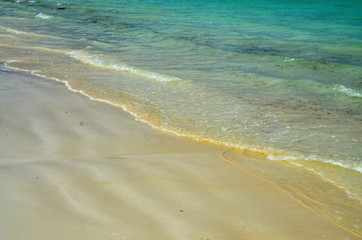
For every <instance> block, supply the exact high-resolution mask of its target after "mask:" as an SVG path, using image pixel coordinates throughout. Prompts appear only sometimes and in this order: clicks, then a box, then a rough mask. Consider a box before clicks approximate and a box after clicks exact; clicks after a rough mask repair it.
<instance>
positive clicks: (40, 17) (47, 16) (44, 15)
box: [35, 13, 53, 19]
mask: <svg viewBox="0 0 362 240" xmlns="http://www.w3.org/2000/svg"><path fill="white" fill-rule="evenodd" d="M35 17H36V18H39V19H51V18H53V16H50V15H46V14H44V13H39V14H37V15H36V16H35Z"/></svg>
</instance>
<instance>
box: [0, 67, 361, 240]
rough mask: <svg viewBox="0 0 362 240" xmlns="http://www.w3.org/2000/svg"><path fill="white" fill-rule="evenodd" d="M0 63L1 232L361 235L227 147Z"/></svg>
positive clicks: (21, 235)
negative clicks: (158, 126)
mask: <svg viewBox="0 0 362 240" xmlns="http://www.w3.org/2000/svg"><path fill="white" fill-rule="evenodd" d="M0 68H1V71H0V109H1V114H0V182H1V185H0V191H1V195H0V204H1V208H0V239H29V240H30V239H37V240H39V239H67V240H71V239H77V240H79V239H87V240H88V239H122V240H124V239H128V240H133V239H151V240H152V239H158V240H163V239H165V240H168V239H170V240H173V239H175V240H177V239H180V240H188V239H197V240H200V239H204V240H206V239H209V240H212V239H225V240H233V239H235V240H242V239H247V240H249V239H260V240H272V239H278V240H283V239H285V240H293V239H298V240H302V239H305V240H306V239H327V240H332V239H341V240H342V239H343V240H347V239H349V240H352V239H360V238H359V236H357V235H355V234H352V233H350V232H348V231H347V230H344V229H342V228H340V227H339V226H337V225H335V224H333V223H332V222H330V221H328V220H326V219H324V218H323V217H322V216H321V215H320V214H318V212H317V211H313V210H312V209H308V208H305V207H304V206H303V205H301V204H299V203H298V202H297V201H295V200H294V199H293V198H291V197H290V195H289V194H287V193H286V192H285V191H282V190H281V189H280V188H278V187H277V186H276V185H275V184H274V183H272V182H270V181H268V180H267V179H264V178H262V177H258V176H255V175H253V174H250V173H249V172H246V171H244V170H242V169H240V168H237V167H235V166H234V165H232V164H230V163H228V162H226V161H223V160H222V158H221V157H220V155H221V154H222V153H223V152H224V151H225V150H226V149H224V148H220V147H216V146H212V145H209V144H203V143H197V142H193V141H190V140H187V139H182V138H178V137H175V136H171V135H166V134H163V133H161V132H158V131H156V130H153V129H151V128H150V127H148V126H147V125H145V124H142V123H139V122H137V121H135V120H134V119H133V118H132V117H131V116H129V115H128V114H126V113H124V112H122V111H121V110H120V109H117V108H114V107H112V106H109V105H107V104H103V103H99V102H94V101H91V100H89V99H88V98H86V97H84V96H82V95H79V94H76V93H72V92H70V91H68V90H67V89H66V88H65V87H64V85H63V84H61V83H57V82H55V81H51V80H47V79H42V78H38V77H35V76H32V75H31V74H28V73H24V72H19V71H14V70H10V69H6V68H5V67H4V66H3V65H1V67H0Z"/></svg>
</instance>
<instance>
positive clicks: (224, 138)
mask: <svg viewBox="0 0 362 240" xmlns="http://www.w3.org/2000/svg"><path fill="white" fill-rule="evenodd" d="M361 9H362V2H361V1H360V0H344V1H339V0H329V1H323V0H322V1H309V0H301V1H282V0H276V1H267V0H256V1H247V0H239V1H236V0H235V1H221V0H211V1H210V0H208V1H206V0H200V1H187V0H186V1H175V0H169V1H164V0H154V1H137V0H131V1H122V0H113V1H100V0H92V1H82V0H72V1H68V0H59V1H48V0H40V1H36V0H34V1H27V0H17V1H5V0H1V1H0V36H1V42H0V44H1V46H6V47H11V48H12V49H13V51H14V49H15V48H18V49H27V50H24V51H23V50H21V51H20V50H19V51H18V53H19V54H20V53H23V54H24V56H25V55H26V54H25V52H26V51H30V50H29V49H37V50H39V51H40V50H41V51H46V52H47V54H51V53H52V51H53V53H54V54H57V55H54V57H53V58H50V59H53V60H51V61H45V60H44V61H43V62H42V59H38V58H40V57H39V56H40V55H39V56H38V55H34V56H32V61H31V62H27V63H26V64H25V63H24V64H23V65H21V62H22V61H23V62H24V61H25V60H24V59H25V58H24V59H22V58H20V57H19V56H20V55H21V54H20V55H19V54H18V55H16V57H15V55H14V59H12V60H16V61H18V65H17V66H15V65H14V66H15V67H18V68H20V69H26V70H29V71H34V70H36V71H37V73H39V74H41V75H43V76H46V77H53V78H57V79H61V80H64V81H69V83H70V84H71V85H72V87H73V88H76V89H78V90H82V91H84V92H85V93H86V94H88V95H90V96H93V97H96V98H99V99H104V100H107V101H110V102H113V103H116V104H119V105H121V106H123V107H124V109H127V110H128V111H129V112H132V114H134V115H135V116H137V118H138V119H139V120H142V121H144V122H147V123H148V124H150V125H152V126H153V127H155V128H158V129H160V130H163V131H166V132H172V133H175V134H177V135H181V136H186V137H190V138H193V139H195V140H201V141H208V142H212V143H216V144H219V145H223V146H228V147H233V148H236V149H240V150H245V149H247V150H252V151H255V152H258V153H262V154H265V156H267V158H268V159H269V160H273V161H287V162H289V163H291V164H294V165H297V166H301V167H303V168H306V169H308V170H311V171H314V172H315V173H316V174H319V175H321V176H322V177H323V178H324V179H326V180H328V181H330V182H332V183H333V184H335V185H337V186H339V187H341V188H343V189H344V190H345V191H346V192H347V193H348V194H349V195H350V197H352V198H355V199H362V190H361V189H360V186H361V183H362V177H361V172H362V164H361V157H362V14H361ZM59 54H61V55H64V59H63V58H62V57H59ZM55 56H56V57H55ZM0 58H1V56H0ZM68 58H69V59H73V60H78V61H80V62H83V63H85V64H87V65H89V66H90V67H92V68H94V72H92V73H91V74H89V75H86V74H85V73H80V71H77V70H76V68H74V69H71V68H69V67H65V66H66V64H70V63H69V60H66V59H68ZM67 61H68V62H67ZM13 63H16V62H13ZM9 65H10V66H11V64H9ZM45 66H46V67H45ZM107 71H108V73H109V74H106V72H107Z"/></svg>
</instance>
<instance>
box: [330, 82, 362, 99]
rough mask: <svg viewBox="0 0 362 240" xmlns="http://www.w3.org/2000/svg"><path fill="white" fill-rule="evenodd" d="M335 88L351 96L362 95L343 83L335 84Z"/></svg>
mask: <svg viewBox="0 0 362 240" xmlns="http://www.w3.org/2000/svg"><path fill="white" fill-rule="evenodd" d="M333 90H335V91H338V92H340V93H343V94H346V95H347V96H350V97H362V94H361V93H359V92H357V91H356V90H353V89H351V88H347V87H345V86H343V85H342V84H336V85H334V88H333Z"/></svg>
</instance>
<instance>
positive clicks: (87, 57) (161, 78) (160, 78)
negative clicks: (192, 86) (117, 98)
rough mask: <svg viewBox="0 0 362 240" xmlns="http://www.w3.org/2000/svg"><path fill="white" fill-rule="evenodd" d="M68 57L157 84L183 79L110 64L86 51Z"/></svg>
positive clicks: (74, 52)
mask: <svg viewBox="0 0 362 240" xmlns="http://www.w3.org/2000/svg"><path fill="white" fill-rule="evenodd" d="M68 55H69V56H71V57H73V58H75V59H77V60H79V61H81V62H83V63H87V64H91V65H94V66H97V67H102V68H106V69H111V70H116V71H121V72H126V73H130V74H133V75H136V76H140V77H143V78H147V79H151V80H154V81H157V82H175V81H181V79H180V78H177V77H172V76H167V75H164V74H160V73H156V72H151V71H147V70H143V69H139V68H135V67H132V66H129V65H127V64H124V63H119V62H117V63H112V62H109V61H110V60H107V59H102V56H99V55H91V54H88V53H86V52H84V51H72V52H69V53H68ZM103 58H104V57H103Z"/></svg>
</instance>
